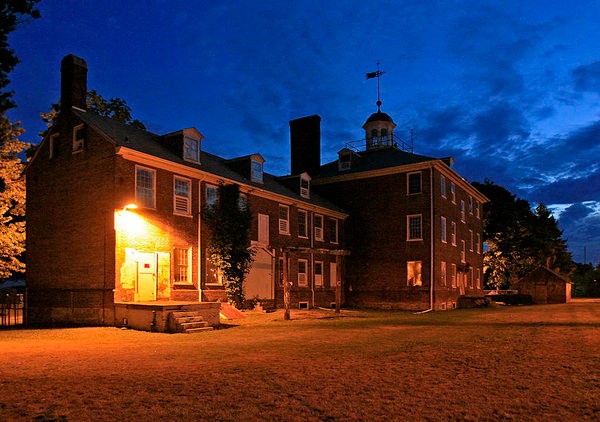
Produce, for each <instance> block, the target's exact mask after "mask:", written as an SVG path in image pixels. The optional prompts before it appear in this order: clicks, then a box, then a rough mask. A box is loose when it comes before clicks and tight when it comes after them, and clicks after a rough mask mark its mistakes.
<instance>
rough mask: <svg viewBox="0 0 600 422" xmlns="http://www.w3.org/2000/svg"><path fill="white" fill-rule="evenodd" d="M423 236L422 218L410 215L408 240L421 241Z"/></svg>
mask: <svg viewBox="0 0 600 422" xmlns="http://www.w3.org/2000/svg"><path fill="white" fill-rule="evenodd" d="M421 238H422V236H421V216H420V215H410V216H408V239H409V240H420V239H421Z"/></svg>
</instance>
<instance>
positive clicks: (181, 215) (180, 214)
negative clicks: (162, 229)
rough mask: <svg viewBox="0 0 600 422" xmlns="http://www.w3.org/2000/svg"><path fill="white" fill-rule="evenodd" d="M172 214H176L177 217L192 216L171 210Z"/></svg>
mask: <svg viewBox="0 0 600 422" xmlns="http://www.w3.org/2000/svg"><path fill="white" fill-rule="evenodd" d="M173 215H176V216H178V217H187V218H192V217H193V216H192V214H183V213H180V212H173Z"/></svg>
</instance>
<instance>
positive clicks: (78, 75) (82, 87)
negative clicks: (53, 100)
mask: <svg viewBox="0 0 600 422" xmlns="http://www.w3.org/2000/svg"><path fill="white" fill-rule="evenodd" d="M87 71H88V69H87V63H86V62H85V60H83V59H82V58H80V57H77V56H74V55H73V54H69V55H68V56H65V57H64V58H63V59H62V62H61V64H60V104H61V111H66V110H70V109H71V107H72V106H75V107H78V108H81V109H85V99H86V95H87Z"/></svg>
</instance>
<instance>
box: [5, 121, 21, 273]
mask: <svg viewBox="0 0 600 422" xmlns="http://www.w3.org/2000/svg"><path fill="white" fill-rule="evenodd" d="M23 132H24V130H23V129H22V128H21V127H20V125H19V123H14V124H13V123H11V122H10V121H9V120H8V119H7V118H6V117H4V116H1V117H0V278H7V277H10V276H11V275H12V274H13V273H19V272H23V271H24V270H25V264H24V263H23V261H22V258H21V257H22V254H23V252H24V251H25V178H24V177H22V175H21V174H22V172H23V166H24V163H23V161H22V160H21V158H19V154H20V153H22V152H23V151H24V149H25V148H26V147H27V144H26V143H25V142H22V141H20V140H19V136H20V135H21V134H22V133H23Z"/></svg>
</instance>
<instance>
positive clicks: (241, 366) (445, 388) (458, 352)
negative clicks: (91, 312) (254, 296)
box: [0, 303, 600, 420]
mask: <svg viewBox="0 0 600 422" xmlns="http://www.w3.org/2000/svg"><path fill="white" fill-rule="evenodd" d="M292 318H293V320H292V321H284V320H283V314H282V313H281V312H275V313H270V314H262V313H249V314H248V318H246V319H244V320H237V321H229V322H228V324H227V327H228V328H225V329H221V330H217V331H213V332H209V333H203V334H198V335H185V334H175V335H167V334H155V333H146V332H138V331H132V330H119V329H116V328H80V329H61V330H22V331H5V332H0V350H2V354H1V355H0V392H1V393H0V417H1V418H2V419H23V420H27V419H29V420H30V419H32V418H35V417H40V418H41V417H42V416H45V417H47V418H52V417H54V418H61V417H62V418H64V419H67V420H89V419H92V420H111V419H124V418H127V419H138V420H140V419H145V420H147V419H152V420H157V419H159V420H181V419H183V420H190V419H214V420H258V419H271V420H389V419H412V420H414V419H426V420H427V419H429V420H448V419H466V420H498V419H507V420H511V419H512V420H516V419H518V420H539V419H542V420H551V419H552V420H554V419H558V420H573V419H578V420H585V419H588V420H597V419H598V418H600V402H599V394H598V393H599V391H600V356H599V354H598V350H600V305H599V304H593V303H588V304H570V305H552V306H537V307H533V306H532V307H510V308H509V307H506V308H498V309H486V310H465V311H452V312H442V313H430V314H425V315H413V314H411V313H403V312H374V311H343V312H342V315H341V316H335V315H334V314H333V313H332V312H331V311H321V310H317V311H296V312H293V313H292Z"/></svg>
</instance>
